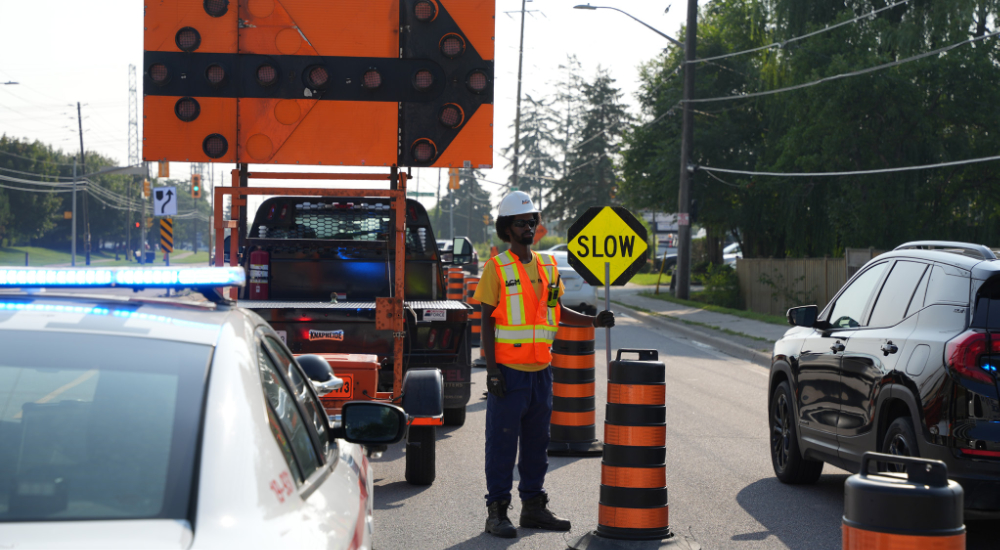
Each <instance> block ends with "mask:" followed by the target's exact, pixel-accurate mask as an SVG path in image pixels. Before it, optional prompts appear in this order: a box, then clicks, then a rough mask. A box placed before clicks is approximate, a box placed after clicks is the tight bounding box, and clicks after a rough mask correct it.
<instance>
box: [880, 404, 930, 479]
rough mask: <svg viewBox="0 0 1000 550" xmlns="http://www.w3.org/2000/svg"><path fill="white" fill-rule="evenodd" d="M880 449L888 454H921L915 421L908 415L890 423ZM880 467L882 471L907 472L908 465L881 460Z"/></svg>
mask: <svg viewBox="0 0 1000 550" xmlns="http://www.w3.org/2000/svg"><path fill="white" fill-rule="evenodd" d="M879 451H881V452H883V453H885V454H887V455H896V456H920V450H919V448H918V447H917V434H916V431H915V430H914V429H913V421H912V420H910V418H909V417H906V416H901V417H899V418H897V419H895V420H893V421H892V424H889V429H888V430H886V431H885V437H883V438H882V446H881V447H880V448H879ZM878 469H879V471H880V472H905V471H906V466H904V465H902V464H895V463H892V462H879V464H878Z"/></svg>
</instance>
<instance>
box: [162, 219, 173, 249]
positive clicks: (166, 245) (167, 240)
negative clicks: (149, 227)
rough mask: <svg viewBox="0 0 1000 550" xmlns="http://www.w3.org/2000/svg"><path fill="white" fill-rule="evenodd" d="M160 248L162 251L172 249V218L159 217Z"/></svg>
mask: <svg viewBox="0 0 1000 550" xmlns="http://www.w3.org/2000/svg"><path fill="white" fill-rule="evenodd" d="M160 248H161V249H162V250H163V251H164V252H173V251H174V220H173V219H172V218H160Z"/></svg>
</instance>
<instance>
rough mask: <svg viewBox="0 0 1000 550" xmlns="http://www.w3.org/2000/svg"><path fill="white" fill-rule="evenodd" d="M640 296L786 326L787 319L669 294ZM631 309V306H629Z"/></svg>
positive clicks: (642, 294)
mask: <svg viewBox="0 0 1000 550" xmlns="http://www.w3.org/2000/svg"><path fill="white" fill-rule="evenodd" d="M639 295H640V296H645V297H647V298H655V299H657V300H663V301H664V302H673V303H675V304H680V305H683V306H689V307H696V308H699V309H704V310H705V311H712V312H715V313H725V314H726V315H733V316H735V317H742V318H744V319H752V320H754V321H761V322H763V323H770V324H772V325H780V326H783V327H784V326H788V319H785V318H784V317H780V316H778V315H768V314H766V313H757V312H756V311H746V310H743V309H731V308H728V307H722V306H713V305H712V304H706V303H703V302H695V301H693V300H682V299H680V298H675V297H673V296H672V295H670V294H665V293H663V292H661V293H660V294H653V293H652V292H640V293H639ZM629 307H631V306H629Z"/></svg>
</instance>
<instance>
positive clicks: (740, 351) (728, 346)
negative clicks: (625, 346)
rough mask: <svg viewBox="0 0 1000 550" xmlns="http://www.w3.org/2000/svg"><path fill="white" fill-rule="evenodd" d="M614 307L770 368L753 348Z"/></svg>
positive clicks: (675, 322)
mask: <svg viewBox="0 0 1000 550" xmlns="http://www.w3.org/2000/svg"><path fill="white" fill-rule="evenodd" d="M612 305H613V306H614V307H619V308H622V309H623V310H625V311H627V312H628V313H629V314H630V315H632V316H634V317H636V318H637V319H643V320H646V321H649V322H650V323H652V324H654V325H660V326H661V327H663V328H666V329H668V330H672V331H674V332H678V333H680V334H682V335H684V336H685V337H687V338H689V339H691V340H694V341H696V342H701V343H702V344H705V345H708V346H712V347H713V348H716V349H717V350H719V351H721V352H722V353H725V354H726V355H729V356H732V357H735V358H737V359H742V360H744V361H748V362H750V363H753V364H755V365H759V366H761V367H764V368H767V369H770V368H771V356H770V355H768V354H766V353H764V352H761V351H757V350H755V349H753V348H748V347H746V346H742V345H740V344H737V343H734V342H731V341H729V340H726V339H725V338H720V337H718V336H713V335H711V334H706V333H704V332H702V331H700V330H696V329H693V328H691V327H689V326H687V325H685V324H684V323H682V322H680V321H678V320H674V319H671V318H669V317H661V316H659V315H651V314H649V313H643V312H641V311H637V310H635V309H632V308H631V307H629V306H624V305H622V304H621V303H615V304H612Z"/></svg>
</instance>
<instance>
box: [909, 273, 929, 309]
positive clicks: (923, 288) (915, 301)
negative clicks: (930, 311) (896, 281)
mask: <svg viewBox="0 0 1000 550" xmlns="http://www.w3.org/2000/svg"><path fill="white" fill-rule="evenodd" d="M930 278H931V270H930V269H927V270H924V276H923V277H921V278H920V284H918V285H917V291H916V292H914V293H913V298H910V307H908V308H907V309H906V316H907V317H909V316H910V315H913V314H914V313H916V312H918V311H920V310H921V309H923V307H924V296H926V295H927V281H928V280H929V279H930Z"/></svg>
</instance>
